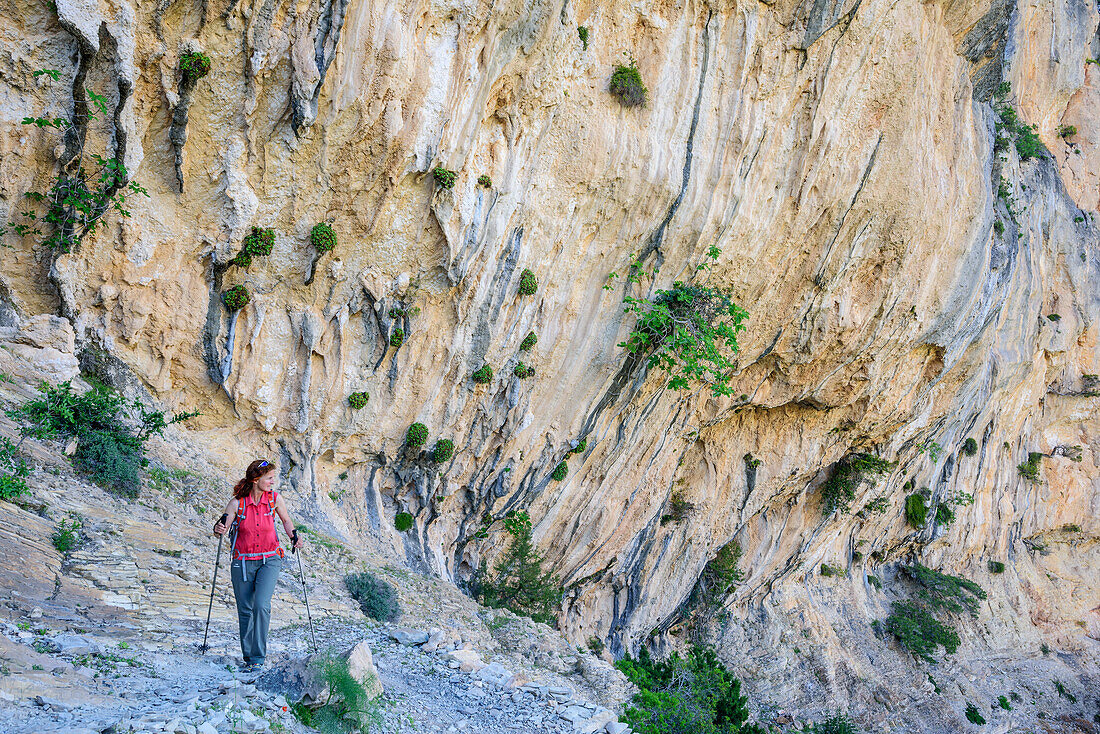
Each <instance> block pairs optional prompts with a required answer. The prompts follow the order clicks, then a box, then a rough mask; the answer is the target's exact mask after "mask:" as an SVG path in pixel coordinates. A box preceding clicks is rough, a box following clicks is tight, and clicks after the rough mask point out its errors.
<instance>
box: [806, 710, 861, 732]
mask: <svg viewBox="0 0 1100 734" xmlns="http://www.w3.org/2000/svg"><path fill="white" fill-rule="evenodd" d="M810 731H811V732H813V734H859V727H858V726H856V724H855V722H854V721H852V720H851V718H849V716H848V714H845V713H841V712H840V711H837V712H836V713H834V714H833V715H832V716H830V717H829V718H827V719H824V720H823V721H819V722H817V723H815V724H814V725H813V726H812V727H811V728H810Z"/></svg>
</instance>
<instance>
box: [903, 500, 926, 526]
mask: <svg viewBox="0 0 1100 734" xmlns="http://www.w3.org/2000/svg"><path fill="white" fill-rule="evenodd" d="M927 519H928V502H927V500H925V498H924V495H923V494H922V493H921V492H913V494H911V495H909V496H907V497H906V498H905V522H907V523H909V525H911V526H912V527H914V528H923V527H924V523H925V521H926V520H927Z"/></svg>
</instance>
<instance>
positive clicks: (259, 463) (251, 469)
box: [233, 459, 275, 500]
mask: <svg viewBox="0 0 1100 734" xmlns="http://www.w3.org/2000/svg"><path fill="white" fill-rule="evenodd" d="M270 471H275V465H274V464H272V463H271V462H268V461H265V460H263V459H256V460H255V461H253V462H252V463H251V464H249V465H248V469H247V470H245V473H244V479H242V480H241V481H239V482H237V483H236V484H235V485H234V486H233V499H238V500H239V499H241V498H242V497H247V496H248V495H250V494H251V493H252V485H253V484H255V483H256V480H257V479H259V478H260V477H262V476H263V475H264V474H267V473H268V472H270Z"/></svg>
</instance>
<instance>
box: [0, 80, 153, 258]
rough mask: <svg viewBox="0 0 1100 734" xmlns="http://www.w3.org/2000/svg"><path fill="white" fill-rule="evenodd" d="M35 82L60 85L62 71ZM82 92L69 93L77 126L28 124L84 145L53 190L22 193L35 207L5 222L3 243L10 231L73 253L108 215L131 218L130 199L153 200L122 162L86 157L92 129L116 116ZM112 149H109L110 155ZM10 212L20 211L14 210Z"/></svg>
mask: <svg viewBox="0 0 1100 734" xmlns="http://www.w3.org/2000/svg"><path fill="white" fill-rule="evenodd" d="M33 76H34V78H35V79H39V80H40V81H45V79H46V78H49V79H51V80H52V81H55V82H56V81H58V80H60V78H61V72H60V71H58V70H57V69H38V70H36V71H35V72H34V74H33ZM81 87H82V85H77V87H75V88H73V89H71V90H66V91H65V99H66V100H68V99H72V100H73V102H74V104H79V105H82V106H83V112H82V113H81V114H80V115H77V114H74V115H73V119H72V121H70V120H67V119H65V118H64V117H53V118H51V117H24V118H23V121H22V123H23V124H24V125H31V126H34V127H36V128H38V129H39V130H54V131H56V133H54V134H56V135H57V136H58V137H59V138H62V139H64V140H69V141H72V140H75V141H79V144H78V146H77V148H76V150H75V151H74V153H73V155H72V158H71V159H68V160H66V161H64V163H65V165H63V166H60V170H59V171H58V173H57V175H56V176H55V177H54V178H53V180H52V182H51V184H50V187H49V189H48V190H46V191H25V192H24V193H23V197H24V198H25V199H26V200H27V201H28V202H33V203H34V204H33V205H30V204H29V205H28V206H27V208H26V210H25V211H20V212H19V216H20V217H22V220H23V221H22V222H15V221H11V222H7V223H5V222H2V221H0V237H2V236H4V235H5V234H7V232H8V230H9V229H10V230H11V231H12V232H14V233H15V234H16V235H18V236H19V237H33V238H34V239H35V240H36V241H37V242H38V244H40V245H42V246H43V247H44V248H45V249H48V250H51V251H53V250H56V251H57V252H61V253H66V252H71V251H72V250H73V249H74V248H76V247H78V246H79V245H80V243H81V241H82V240H83V239H84V237H85V236H86V235H89V234H92V233H93V232H95V231H96V230H97V229H99V228H100V227H101V226H102V225H103V223H104V221H105V219H104V217H105V215H106V214H107V212H109V211H112V210H114V211H117V212H118V213H119V215H120V216H123V217H129V216H130V212H129V210H128V209H126V203H127V197H128V196H130V195H131V194H141V195H142V196H145V197H148V196H149V192H148V191H146V190H145V189H144V188H142V187H141V186H139V185H138V184H137V183H136V182H134V181H131V180H130V174H129V172H128V171H127V170H126V166H124V165H123V164H122V161H120V160H119V159H118V158H105V157H103V156H100V155H96V154H95V153H91V152H90V151H86V148H85V145H84V139H85V133H86V131H87V128H88V126H89V124H90V123H91V122H92V121H93V120H97V119H100V118H103V119H104V120H108V119H110V118H111V117H112V116H113V114H114V113H113V112H112V111H111V110H110V109H109V108H108V105H107V98H106V97H105V96H103V95H101V94H97V93H96V92H95V91H94V90H92V89H89V88H81ZM67 104H68V103H66V105H67ZM113 139H114V138H113V136H108V140H113ZM112 145H113V144H112V143H108V146H109V147H108V150H110V149H111V148H110V146H112ZM85 156H87V157H88V158H90V159H91V161H92V162H94V163H95V166H97V167H98V170H97V169H95V168H93V167H92V166H91V165H90V163H89V162H88V161H87V160H86V159H85ZM34 205H42V207H43V208H44V210H38V211H36V207H35V206H34ZM10 211H12V212H15V211H16V210H15V208H14V207H12V208H11V209H10ZM44 226H45V227H46V228H47V229H46V231H44V230H43V227H44ZM47 231H48V234H47ZM52 256H53V255H51V257H52Z"/></svg>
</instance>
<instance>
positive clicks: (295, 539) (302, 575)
mask: <svg viewBox="0 0 1100 734" xmlns="http://www.w3.org/2000/svg"><path fill="white" fill-rule="evenodd" d="M291 543H292V544H293V545H295V546H296V545H298V528H294V537H293V538H292V539H291ZM291 552H292V553H294V555H296V556H298V578H300V579H301V580H302V598H303V599H305V601H306V619H308V620H309V636H310V637H311V638H313V652H317V635H316V634H314V632H313V616H312V615H311V614H310V613H309V595H308V594H306V572H305V571H303V570H302V554H301V553H299V552H298V549H297V548H294V547H292V548H291Z"/></svg>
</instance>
